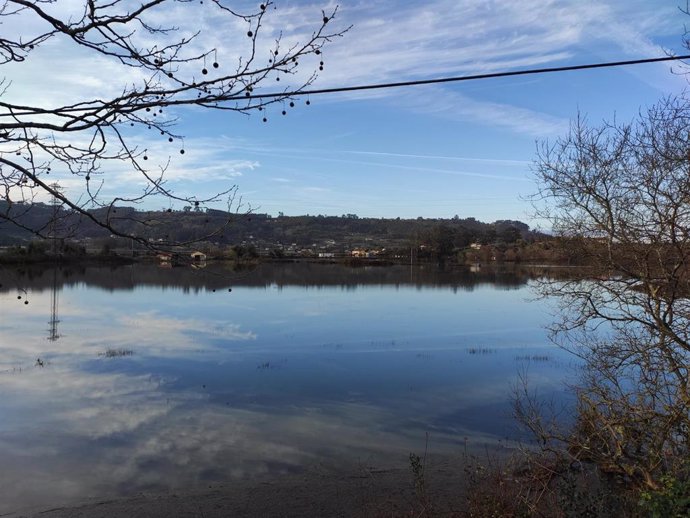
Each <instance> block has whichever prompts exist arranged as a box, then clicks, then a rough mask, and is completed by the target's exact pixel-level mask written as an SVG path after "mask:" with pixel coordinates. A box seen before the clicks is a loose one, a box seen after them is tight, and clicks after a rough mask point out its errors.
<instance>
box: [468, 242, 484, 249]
mask: <svg viewBox="0 0 690 518" xmlns="http://www.w3.org/2000/svg"><path fill="white" fill-rule="evenodd" d="M470 248H471V249H472V250H481V249H482V245H481V243H472V244H470Z"/></svg>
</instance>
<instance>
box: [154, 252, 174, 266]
mask: <svg viewBox="0 0 690 518" xmlns="http://www.w3.org/2000/svg"><path fill="white" fill-rule="evenodd" d="M172 257H173V256H172V254H168V253H165V252H161V253H160V254H158V255H157V256H156V258H157V259H158V261H159V262H160V263H161V264H170V262H171V261H172Z"/></svg>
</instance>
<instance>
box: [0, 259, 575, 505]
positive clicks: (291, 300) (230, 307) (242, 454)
mask: <svg viewBox="0 0 690 518" xmlns="http://www.w3.org/2000/svg"><path fill="white" fill-rule="evenodd" d="M534 275H535V274H534V273H532V274H528V273H524V272H519V271H517V272H516V271H513V272H495V271H480V272H470V271H439V270H438V269H436V268H432V267H426V268H421V267H415V268H410V267H405V266H396V267H385V268H384V267H376V268H359V269H350V268H345V267H340V266H337V265H304V264H287V265H263V266H261V267H259V268H258V269H257V270H254V271H249V272H243V273H237V272H231V271H230V270H226V269H223V267H219V266H216V267H209V268H206V269H205V270H203V271H197V272H194V271H191V270H187V269H170V270H164V269H161V268H157V267H153V266H132V267H122V268H116V269H111V268H86V269H61V270H35V271H34V270H24V271H21V270H16V269H5V270H0V283H2V285H1V286H0V347H1V351H2V354H1V355H0V395H1V397H0V466H2V468H1V469H0V513H2V512H8V511H12V510H17V509H20V508H23V507H26V506H41V505H44V506H50V505H55V504H58V503H61V502H67V501H72V500H75V499H77V500H79V499H85V498H90V497H95V496H99V497H102V496H121V495H132V494H136V493H137V492H140V491H165V490H175V489H179V488H201V487H208V486H210V485H217V484H225V483H230V481H231V480H233V479H235V478H239V477H242V478H248V477H254V476H257V475H262V474H264V475H265V474H273V473H284V472H291V471H299V470H301V469H303V468H305V467H313V466H321V467H323V469H328V468H329V467H336V466H338V464H339V463H340V462H341V461H342V460H347V461H349V462H357V461H360V462H363V463H366V464H372V465H379V466H383V465H386V464H387V463H389V462H396V463H399V462H400V461H401V460H402V462H404V461H405V459H406V458H407V455H408V454H409V452H410V451H417V452H420V451H422V450H423V449H424V444H425V437H426V433H427V432H428V433H429V437H430V449H432V450H433V451H434V452H435V453H458V452H459V451H460V450H461V449H462V448H464V445H465V442H466V441H467V443H468V444H470V445H472V446H482V445H490V446H492V447H493V446H497V445H498V446H500V445H502V444H505V443H506V442H505V440H506V439H511V438H515V437H516V427H515V425H514V423H513V421H512V419H511V417H510V393H511V387H512V386H513V385H514V384H515V382H516V379H517V376H518V374H519V373H520V372H527V374H528V376H529V379H530V380H531V382H532V383H533V386H534V387H535V388H536V389H537V390H538V391H539V392H540V393H541V394H542V395H545V396H553V397H555V398H557V399H563V398H565V397H567V396H566V395H565V394H564V393H563V389H562V381H563V379H564V377H565V376H566V375H567V374H568V373H569V370H570V368H571V364H570V359H569V358H568V357H567V356H566V355H565V354H564V353H562V352H561V351H559V350H558V349H556V348H554V347H553V346H552V345H551V344H550V343H549V342H548V340H547V338H546V333H545V331H544V329H543V326H544V325H545V324H547V323H548V322H549V320H550V315H549V311H550V308H549V306H548V303H547V302H545V301H531V302H530V301H528V299H533V298H534V293H533V292H532V291H531V283H532V281H531V280H530V279H531V277H533V276H534ZM230 289H231V291H229V290H230ZM19 296H21V299H19V298H18V297H19ZM26 300H28V302H29V304H24V302H25V301H26ZM53 308H55V312H54V313H53ZM53 315H54V319H53ZM51 320H53V322H52V323H51ZM119 354H122V355H121V356H119Z"/></svg>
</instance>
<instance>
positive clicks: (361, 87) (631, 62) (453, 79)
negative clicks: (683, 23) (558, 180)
mask: <svg viewBox="0 0 690 518" xmlns="http://www.w3.org/2000/svg"><path fill="white" fill-rule="evenodd" d="M682 59H690V54H685V55H682V56H664V57H661V58H647V59H631V60H628V61H609V62H605V63H589V64H585V65H569V66H562V67H549V68H530V69H527V70H512V71H509V72H491V73H488V74H474V75H470V76H455V77H439V78H434V79H417V80H414V81H398V82H395V83H377V84H368V85H355V86H339V87H334V88H319V89H315V90H295V91H292V92H290V91H287V92H273V93H266V94H260V93H257V94H252V95H250V96H246V95H245V96H237V97H231V98H229V99H228V100H238V101H239V100H241V99H244V100H246V99H269V98H275V97H283V98H284V97H293V96H298V95H318V94H332V93H339V92H357V91H363V90H380V89H384V88H400V87H403V86H420V85H433V84H440V83H457V82H460V81H475V80H478V79H494V78H497V77H513V76H527V75H536V74H549V73H553V72H569V71H573V70H589V69H594V68H613V67H622V66H627V65H643V64H646V63H659V62H662V61H679V60H682Z"/></svg>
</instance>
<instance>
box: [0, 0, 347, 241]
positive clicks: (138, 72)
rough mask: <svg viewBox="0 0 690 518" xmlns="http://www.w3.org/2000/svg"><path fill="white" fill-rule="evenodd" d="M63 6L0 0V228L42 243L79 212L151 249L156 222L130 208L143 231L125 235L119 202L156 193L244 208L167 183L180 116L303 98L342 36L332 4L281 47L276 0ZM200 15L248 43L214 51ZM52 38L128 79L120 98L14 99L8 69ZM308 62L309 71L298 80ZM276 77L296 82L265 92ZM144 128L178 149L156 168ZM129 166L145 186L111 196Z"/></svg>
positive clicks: (40, 0)
mask: <svg viewBox="0 0 690 518" xmlns="http://www.w3.org/2000/svg"><path fill="white" fill-rule="evenodd" d="M235 3H237V2H235ZM67 7H68V6H67V5H66V4H65V3H63V2H57V0H4V1H2V2H1V3H0V22H2V25H3V36H0V65H3V66H5V67H6V70H9V71H10V72H8V75H6V76H5V77H4V79H2V81H1V82H0V222H2V221H3V220H4V221H5V222H10V223H12V224H14V225H19V226H21V227H23V228H25V229H26V230H29V231H31V232H32V233H34V234H35V235H37V236H41V237H48V236H51V235H53V234H54V232H55V228H56V225H55V219H56V218H60V219H65V218H67V219H68V220H69V221H70V222H74V221H76V219H75V218H74V217H73V216H74V215H78V216H79V219H81V220H87V221H89V222H90V223H91V224H95V225H98V226H100V227H103V228H105V229H107V230H108V231H109V233H111V234H114V235H118V236H124V237H129V238H134V239H137V240H139V241H141V242H144V241H145V239H144V237H143V233H144V232H143V229H144V228H145V226H146V225H149V224H152V222H147V221H145V220H143V219H137V215H136V213H132V212H129V213H128V214H127V215H126V217H127V218H128V219H132V218H134V219H136V220H137V223H138V224H140V226H139V227H138V228H139V229H140V230H139V231H136V232H131V231H127V232H125V231H123V230H122V228H123V227H122V226H121V225H118V221H120V220H119V219H118V218H121V217H123V216H122V215H119V214H118V212H117V206H118V205H120V206H122V205H132V204H138V203H141V202H143V201H144V200H148V201H149V205H150V201H151V198H154V197H159V198H161V199H162V200H163V202H162V205H164V206H165V205H166V204H167V205H168V206H171V204H172V203H174V202H180V203H181V204H183V205H187V206H194V207H204V206H205V205H206V204H208V203H211V202H214V201H218V200H224V199H226V198H227V199H228V204H229V205H230V204H233V203H234V204H235V205H234V206H235V208H237V203H238V200H237V199H235V197H234V195H235V194H236V192H237V189H236V187H234V186H232V185H229V186H228V188H227V189H226V190H224V191H223V192H220V193H216V194H214V195H212V196H210V197H205V198H199V197H196V196H195V195H194V193H179V192H176V191H175V190H173V188H172V187H171V186H170V184H168V183H166V170H168V168H169V167H170V164H171V160H174V157H175V156H179V154H184V153H185V149H184V146H183V143H184V140H183V136H182V135H181V134H180V133H178V129H177V123H178V118H177V117H178V116H179V110H176V109H177V108H180V107H185V106H195V107H199V108H205V109H211V110H225V111H230V112H236V113H241V114H247V113H250V112H253V111H264V110H266V108H267V106H268V105H270V104H272V103H282V104H286V103H288V102H289V103H290V104H292V103H293V99H292V98H290V96H289V95H288V92H289V91H291V92H296V91H300V90H301V89H303V88H304V87H306V86H307V85H309V84H311V83H312V82H313V81H314V80H315V78H316V70H317V69H318V68H320V69H323V61H322V59H323V55H322V48H323V46H324V45H326V44H327V43H328V42H330V41H331V40H332V39H334V38H336V37H339V36H341V35H342V34H343V33H344V32H345V30H346V29H345V30H342V29H334V30H330V29H331V26H332V20H333V18H334V16H335V15H336V11H337V8H336V9H333V10H331V11H329V12H324V11H321V12H316V13H314V15H315V18H314V22H315V23H314V28H313V31H308V32H307V36H306V37H305V38H304V41H297V40H295V39H292V41H290V42H288V43H284V42H283V38H281V37H278V38H275V39H274V38H273V37H271V40H270V41H264V39H263V38H262V36H263V34H264V28H265V26H266V24H267V20H268V19H269V17H270V16H271V15H273V12H274V11H275V6H274V5H273V3H272V2H270V1H267V2H264V3H262V4H260V5H259V4H258V2H257V5H256V6H255V7H254V10H253V12H244V11H240V10H237V9H235V8H234V7H233V6H232V5H231V2H229V1H227V2H226V1H225V0H207V2H206V4H204V2H203V0H202V1H201V2H192V1H190V0H148V1H145V2H144V3H141V4H136V3H134V2H129V1H126V0H112V1H107V2H105V1H98V0H84V1H83V4H82V5H81V6H78V8H77V10H74V9H71V10H67ZM72 7H74V6H72ZM202 10H203V12H204V16H205V17H207V18H213V20H214V21H213V24H212V25H213V26H219V24H221V22H226V23H227V24H230V26H231V27H232V28H233V29H234V30H235V31H239V32H242V35H243V38H244V41H245V46H244V47H243V48H241V49H232V53H233V54H230V51H229V50H227V49H222V48H218V46H209V45H210V43H209V41H210V42H213V41H218V37H216V39H215V40H214V39H213V38H208V37H207V36H209V35H208V32H209V31H210V30H211V28H210V27H206V28H204V26H203V25H204V24H202V23H201V22H200V21H199V20H200V16H201V15H202ZM12 28H14V29H12ZM13 33H14V36H13V35H12V34H13ZM211 36H212V35H211ZM56 41H59V42H60V43H61V44H65V43H67V44H69V48H68V50H67V52H70V50H69V49H72V50H73V51H74V52H84V51H86V52H87V53H89V54H90V55H92V56H97V57H98V58H99V59H106V60H110V61H111V62H112V63H113V64H115V65H117V66H118V67H119V69H120V71H119V72H118V73H119V74H122V75H123V76H124V77H125V78H129V79H128V80H127V81H126V82H125V84H124V85H123V86H122V89H121V90H120V91H118V92H117V93H115V94H114V95H108V92H107V91H95V92H93V94H92V95H91V96H89V97H88V98H81V99H78V100H76V101H75V102H70V103H67V104H57V105H50V103H45V104H44V103H38V102H36V103H35V104H34V103H25V102H13V101H11V100H8V99H11V98H12V96H11V94H12V93H13V92H15V91H16V90H17V89H20V90H21V88H22V86H23V85H22V84H21V83H20V84H17V83H16V82H15V81H13V76H12V74H13V73H16V72H17V70H20V68H19V66H20V65H21V66H23V65H25V64H27V63H29V62H30V60H31V59H32V57H33V56H34V55H35V53H36V52H38V51H39V49H40V48H41V47H43V46H47V45H49V44H52V43H53V42H56ZM310 60H311V61H310ZM305 61H306V62H307V64H306V66H307V67H309V68H310V69H311V70H312V72H311V73H307V74H306V75H305V74H301V75H298V74H297V72H298V70H299V67H301V66H303V65H302V64H303V62H305ZM77 72H78V71H73V73H77ZM300 77H301V79H300ZM281 78H282V79H289V78H294V79H295V80H296V81H297V83H295V81H293V82H292V84H290V85H288V86H285V87H284V89H283V90H278V92H279V93H280V92H284V95H278V96H276V97H268V98H262V97H259V96H258V94H259V93H260V92H261V90H260V89H261V87H262V85H265V84H270V85H272V86H273V87H274V88H275V87H276V86H279V87H280V86H281V85H286V84H287V82H286V81H283V82H282V83H280V82H279V81H280V80H281ZM33 80H34V81H40V80H41V78H38V77H35V78H33ZM49 84H50V83H49V82H47V83H46V85H47V86H46V88H48V87H49ZM263 91H264V92H265V91H266V90H263ZM45 93H46V94H49V93H50V92H45ZM264 113H266V112H265V111H264ZM264 117H265V115H264ZM138 130H149V131H151V133H152V134H156V135H158V137H159V138H160V139H161V140H163V141H167V143H168V144H169V145H170V146H171V149H173V148H174V152H170V153H169V155H168V156H167V158H164V159H163V160H160V161H156V160H154V159H152V157H150V156H149V155H150V154H151V153H149V152H148V150H147V149H146V148H142V146H141V144H140V141H139V140H138V138H137V131H138ZM123 164H126V166H127V169H128V170H129V172H130V173H135V174H136V176H137V180H136V181H137V182H139V183H140V184H141V185H142V188H141V190H140V191H139V192H137V193H136V194H134V195H132V194H127V193H118V194H115V195H113V194H112V192H109V194H108V195H106V192H107V191H108V189H107V187H108V185H109V184H108V182H109V180H110V179H111V178H112V176H113V174H112V170H113V168H114V167H120V168H121V167H122V165H123ZM65 178H70V179H71V180H75V179H77V180H79V182H77V183H78V185H80V186H81V187H80V192H78V193H77V194H75V193H74V189H72V191H71V193H67V192H66V191H65V190H64V189H62V188H61V186H60V184H59V183H58V182H57V180H58V179H61V180H64V179H65ZM74 183H75V182H74V181H72V184H74ZM40 201H43V202H52V203H53V205H54V206H55V207H56V210H55V218H52V220H51V221H50V222H48V223H45V224H44V225H35V224H29V223H27V221H29V218H27V217H26V216H27V213H28V212H30V211H31V210H32V208H34V207H35V206H36V203H37V202H40ZM159 206H160V204H159ZM70 224H72V223H70ZM129 228H131V226H130V227H129ZM63 230H64V229H63ZM217 230H218V229H216V231H217ZM204 237H207V236H204ZM200 238H201V237H200ZM168 244H171V243H168Z"/></svg>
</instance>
